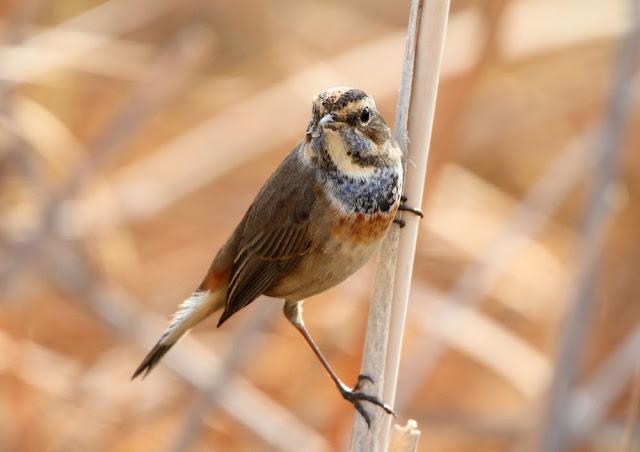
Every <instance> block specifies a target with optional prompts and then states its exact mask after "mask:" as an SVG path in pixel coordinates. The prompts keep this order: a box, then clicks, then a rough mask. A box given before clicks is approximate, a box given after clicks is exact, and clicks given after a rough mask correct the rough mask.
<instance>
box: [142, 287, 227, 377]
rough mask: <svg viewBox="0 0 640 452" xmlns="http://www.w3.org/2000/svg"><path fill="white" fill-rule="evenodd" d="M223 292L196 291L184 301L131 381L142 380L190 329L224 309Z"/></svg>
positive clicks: (220, 290) (219, 290)
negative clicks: (141, 375) (137, 378)
mask: <svg viewBox="0 0 640 452" xmlns="http://www.w3.org/2000/svg"><path fill="white" fill-rule="evenodd" d="M224 292H225V291H224V290H222V289H218V290H214V291H207V290H196V291H195V292H194V293H193V294H192V295H191V296H190V297H189V298H187V299H186V300H184V301H183V302H182V304H181V305H180V307H179V308H178V310H177V311H176V313H175V314H173V317H172V318H171V322H170V323H169V326H168V327H167V329H166V330H165V331H164V333H162V336H160V340H158V342H157V343H156V345H155V346H154V347H153V348H152V349H151V351H150V352H149V353H148V354H147V356H146V357H145V358H144V359H143V360H142V362H141V363H140V365H139V366H138V368H137V369H136V371H135V372H134V373H133V376H132V377H131V379H132V380H133V379H134V378H136V377H137V376H138V375H140V374H143V378H144V377H146V376H147V374H148V373H149V372H151V370H152V369H153V368H154V367H155V366H156V364H158V362H160V360H161V359H162V357H163V356H164V355H165V354H166V353H167V352H168V351H169V349H170V348H171V347H173V345H174V344H175V343H176V342H178V339H180V337H182V335H183V334H184V333H186V332H187V331H188V330H189V329H190V328H192V327H193V326H195V325H196V324H198V323H200V322H201V321H202V320H204V319H205V318H206V317H208V316H209V315H210V314H212V313H213V312H215V311H217V310H218V309H221V308H223V307H224V304H225V293H224Z"/></svg>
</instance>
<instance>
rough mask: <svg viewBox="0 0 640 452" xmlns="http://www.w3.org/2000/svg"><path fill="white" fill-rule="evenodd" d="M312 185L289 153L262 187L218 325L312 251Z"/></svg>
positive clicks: (249, 216) (311, 178) (250, 213)
mask: <svg viewBox="0 0 640 452" xmlns="http://www.w3.org/2000/svg"><path fill="white" fill-rule="evenodd" d="M314 183H315V177H314V175H313V173H311V174H309V171H308V170H305V167H304V166H301V163H300V161H299V160H298V156H297V154H296V153H295V151H294V153H292V154H291V155H289V157H288V158H287V159H285V161H284V162H283V163H282V165H281V167H280V168H279V169H278V170H277V171H276V172H275V173H274V175H273V176H272V177H271V178H270V179H269V181H267V183H266V184H265V186H264V187H263V188H262V190H261V191H260V193H259V194H258V196H257V197H256V200H255V201H254V202H253V204H252V205H251V207H250V208H249V211H248V212H247V217H246V222H245V227H244V230H243V231H242V239H241V244H240V247H239V250H240V251H239V252H238V254H237V256H236V257H235V259H234V263H233V270H232V272H231V278H230V282H229V291H228V293H227V301H226V307H225V310H224V312H223V314H222V316H221V317H220V320H219V321H218V326H219V325H221V324H222V323H223V322H224V321H225V320H227V319H228V318H229V317H231V316H232V315H233V314H234V313H236V312H238V311H239V310H240V309H242V308H244V307H245V306H247V305H248V304H250V303H251V302H252V301H253V300H255V299H256V298H257V297H258V296H260V295H262V294H263V293H265V292H267V291H268V290H269V288H271V287H272V286H273V285H274V284H275V283H277V282H278V280H279V279H280V278H281V277H283V276H284V275H286V274H287V273H288V272H290V271H291V270H292V269H293V268H294V267H295V265H297V263H298V262H299V260H300V259H301V257H302V256H304V255H305V254H306V253H308V252H309V250H310V249H311V248H312V247H313V240H312V238H311V237H313V234H311V233H310V221H309V218H310V216H311V210H312V209H313V207H314V203H315V194H314V185H313V184H314Z"/></svg>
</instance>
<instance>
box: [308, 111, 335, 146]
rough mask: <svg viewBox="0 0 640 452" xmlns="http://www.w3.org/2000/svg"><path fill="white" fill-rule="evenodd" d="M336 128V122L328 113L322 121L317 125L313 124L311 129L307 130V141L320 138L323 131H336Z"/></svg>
mask: <svg viewBox="0 0 640 452" xmlns="http://www.w3.org/2000/svg"><path fill="white" fill-rule="evenodd" d="M335 126H336V120H335V119H334V118H333V116H332V115H331V113H327V114H326V115H324V116H323V117H322V118H321V119H320V121H318V123H317V124H315V125H313V124H312V125H310V126H309V128H308V129H307V141H309V140H311V139H312V138H317V137H319V136H320V134H321V133H322V130H323V129H331V130H335Z"/></svg>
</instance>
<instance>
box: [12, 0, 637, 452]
mask: <svg viewBox="0 0 640 452" xmlns="http://www.w3.org/2000/svg"><path fill="white" fill-rule="evenodd" d="M628 4H629V2H627V1H623V0H616V1H613V0H611V1H606V2H605V1H601V0H586V1H585V0H582V1H578V0H562V1H559V0H492V1H486V2H485V1H471V0H452V10H451V16H450V21H449V28H448V34H447V42H446V48H445V57H444V63H443V73H442V76H441V85H440V92H439V98H438V103H437V113H436V121H435V126H434V136H433V140H432V149H431V154H430V161H429V173H428V178H427V186H426V191H425V203H424V206H423V207H424V210H425V213H426V217H425V219H424V220H423V222H422V223H421V231H420V239H419V243H418V249H417V253H416V262H415V272H414V287H413V291H412V299H411V308H410V311H409V316H408V323H407V334H406V338H405V349H404V354H403V361H402V368H401V374H400V382H399V388H398V394H399V401H398V404H397V406H396V407H397V410H398V412H399V422H400V423H404V422H406V420H407V419H408V418H413V419H416V420H417V421H418V424H419V426H420V428H421V430H422V438H421V442H420V450H423V451H507V450H513V449H514V448H517V447H519V446H523V445H524V446H526V445H530V444H533V442H534V441H535V438H536V436H537V435H539V433H540V431H541V430H540V429H541V427H540V426H541V425H543V423H542V422H540V420H541V418H542V417H543V415H542V413H544V406H545V393H546V390H547V388H548V385H549V383H550V381H551V380H552V376H553V375H554V372H555V369H556V353H557V349H558V345H559V343H560V338H561V337H562V332H563V331H566V324H565V318H566V314H567V312H569V310H570V308H571V306H572V302H573V301H574V300H575V296H574V293H575V287H576V281H577V275H578V274H580V271H581V268H582V265H583V264H584V259H583V258H584V254H583V252H584V244H583V243H582V241H581V232H582V230H583V228H582V223H583V218H584V212H585V209H586V208H587V207H588V202H587V200H588V199H589V197H588V194H589V187H590V186H591V184H592V183H593V177H592V174H593V168H592V166H593V164H592V163H589V162H592V161H593V159H592V158H591V156H592V154H593V151H594V150H598V149H597V147H598V143H599V142H598V136H597V130H598V126H599V125H601V124H603V117H606V114H607V104H608V102H609V99H610V97H611V95H612V94H611V93H612V92H615V90H616V85H615V83H614V77H613V73H614V68H615V66H616V58H617V55H618V49H619V46H620V44H619V43H620V40H621V38H622V36H623V35H624V33H625V32H626V31H627V30H628V29H629V28H630V26H631V25H630V24H631V12H630V11H629V5H628ZM408 6H409V5H408V1H401V2H397V1H383V0H375V1H371V0H367V1H365V0H350V1H310V0H303V1H295V0H288V1H285V0H274V1H267V0H259V1H249V0H242V1H228V0H227V1H225V0H222V1H213V0H212V1H205V0H202V1H198V0H191V1H187V2H181V1H177V0H136V1H125V0H107V1H105V2H99V1H88V0H85V1H83V0H65V1H56V2H53V1H50V2H40V1H28V0H13V1H10V2H8V3H4V4H3V5H2V6H1V7H0V33H1V34H0V38H1V40H2V42H1V43H0V96H2V101H1V103H0V107H1V109H2V111H1V112H0V449H1V450H7V451H41V450H49V451H71V450H83V451H84V450H95V451H99V450H119V451H139V450H241V451H242V450H334V449H343V448H344V447H346V445H347V444H348V438H349V435H350V431H351V425H352V422H351V420H352V417H353V415H354V411H353V409H352V407H351V406H350V405H349V404H347V403H346V402H344V401H343V400H342V399H341V398H340V396H339V394H338V393H337V392H336V390H335V388H334V386H333V384H332V383H331V381H330V380H329V378H328V377H327V376H326V374H324V372H323V370H322V368H321V367H320V365H319V364H318V362H317V361H316V359H315V357H314V356H313V354H312V353H311V352H310V351H309V350H308V348H307V347H306V345H305V344H304V342H303V341H302V340H301V338H300V337H299V336H298V334H297V332H296V331H295V330H294V329H293V328H291V327H290V325H289V324H288V323H287V322H286V321H285V319H284V318H283V317H282V316H281V315H280V302H278V301H273V300H260V301H258V302H256V303H254V304H252V305H251V306H250V307H249V308H247V309H246V310H244V311H242V312H241V313H240V314H239V315H237V316H234V318H233V319H231V320H230V321H229V322H228V323H227V324H225V326H224V328H222V329H220V330H217V329H216V328H215V321H214V320H209V321H207V322H204V324H203V325H201V326H199V327H197V328H196V329H195V331H193V332H192V333H191V334H190V335H189V336H188V337H186V338H185V339H184V340H183V341H181V342H180V344H179V345H178V346H176V347H175V348H174V349H173V350H172V351H171V353H170V354H169V355H168V356H167V359H166V360H165V361H163V364H162V365H160V366H159V367H158V369H157V370H155V371H154V373H153V374H152V375H150V376H149V377H148V378H147V379H145V380H144V381H135V382H130V381H129V377H130V375H131V373H132V371H133V369H134V368H135V367H136V365H137V364H138V362H139V360H140V359H141V358H142V357H143V356H144V353H145V351H146V349H147V348H148V347H149V346H150V345H152V343H153V342H154V341H155V339H156V338H157V336H158V335H159V334H160V332H161V330H162V328H163V326H164V324H165V322H166V320H167V319H168V317H169V315H170V314H171V313H172V312H173V310H174V309H175V307H176V305H177V304H178V303H179V302H180V300H182V299H183V298H184V297H185V296H187V295H188V294H189V293H190V291H191V290H192V289H193V288H194V287H195V285H197V284H198V282H199V281H200V278H201V277H202V275H203V274H204V272H205V271H206V268H207V266H208V264H209V262H210V259H211V258H212V256H213V255H214V253H215V251H216V250H217V248H218V247H219V246H220V245H221V244H222V243H223V241H224V240H225V239H226V237H227V236H228V234H229V233H230V232H231V230H232V228H233V227H234V226H235V224H236V223H237V221H239V219H240V218H241V216H242V214H243V213H244V211H245V209H246V208H247V207H248V205H249V204H250V202H251V200H252V198H253V196H254V195H255V193H256V192H257V190H258V189H259V187H260V186H261V184H262V183H263V181H264V180H265V179H266V178H267V177H268V175H269V174H270V173H271V172H272V171H273V170H274V169H275V168H276V166H277V164H278V162H279V161H280V160H281V159H282V158H283V157H284V156H285V155H286V154H287V152H288V151H289V150H290V149H291V148H292V147H293V146H294V145H295V143H296V142H297V140H299V139H300V138H302V134H303V133H304V130H305V129H304V128H305V126H306V124H307V122H308V115H309V112H310V99H311V98H312V97H313V95H315V94H316V93H317V92H319V91H321V90H322V89H324V88H327V87H329V86H334V85H351V86H357V87H360V88H363V89H365V90H367V91H368V92H370V93H371V94H372V95H374V96H375V97H376V99H377V103H378V106H379V109H380V110H381V111H382V112H383V114H384V116H385V117H386V118H387V119H388V120H389V121H392V120H393V116H394V106H395V100H396V95H397V91H398V87H399V76H400V70H401V65H402V56H403V49H404V31H405V26H406V22H407V16H408V9H409V8H408ZM639 90H640V85H639V82H638V78H637V76H635V78H633V79H632V82H631V84H630V86H629V92H628V96H627V99H628V101H629V104H630V106H629V112H628V115H626V119H625V120H624V121H622V123H623V124H622V128H621V135H620V136H621V146H622V149H621V150H622V152H621V154H620V159H619V176H620V177H619V178H618V179H617V180H616V182H615V183H613V184H610V186H609V188H608V189H607V197H606V199H607V203H606V206H607V211H606V213H605V216H604V222H605V225H606V229H605V231H604V238H603V240H604V242H603V243H604V245H603V255H602V260H601V264H600V265H599V266H598V268H597V272H596V274H597V277H596V280H597V282H598V284H597V285H596V290H595V297H596V305H595V308H594V311H593V315H592V318H591V321H589V322H588V327H587V328H588V330H587V334H586V339H585V340H584V341H580V343H579V344H578V348H579V349H580V350H581V353H580V355H581V356H582V358H581V359H580V363H579V370H578V377H577V379H576V381H575V382H573V383H572V384H571V387H570V389H569V390H568V392H569V395H568V399H569V400H570V401H571V408H570V409H569V410H568V412H569V415H568V416H569V417H568V424H569V429H570V430H571V431H572V435H574V440H573V445H572V450H586V451H608V450H611V451H614V450H620V448H621V447H622V445H623V444H624V443H625V441H627V442H629V441H633V439H630V438H631V436H632V433H633V432H634V431H635V432H636V433H637V432H638V427H637V424H636V425H635V426H633V425H632V424H633V420H634V417H633V416H634V415H633V412H634V407H637V404H638V398H640V395H638V389H637V388H638V387H639V386H640V377H639V376H638V373H637V371H636V370H635V369H636V368H637V367H638V365H640V361H639V360H638V357H639V356H640V305H639V304H638V298H639V297H640V279H639V278H638V273H639V272H640V239H639V232H638V231H640V203H639V202H638V201H639V196H640V184H639V182H638V181H639V180H640V154H639V153H638V148H639V146H640V133H639V132H638V131H639V130H640V117H639V116H638V113H639V111H638V108H637V107H638V105H639V102H638V99H639V96H640V91H639ZM600 166H602V163H599V164H597V165H596V168H599V167H600ZM540 187H543V188H544V190H542V191H540ZM532 193H538V195H536V197H534V198H533V201H531V196H532V195H531V194H532ZM372 270H373V263H372V264H371V265H368V266H367V267H366V268H365V269H363V270H362V271H360V272H358V273H357V274H356V275H354V276H353V277H352V278H350V279H349V280H348V281H346V282H345V283H343V284H342V285H340V286H339V287H337V288H335V289H332V290H330V291H328V292H326V293H323V294H321V295H318V296H316V297H313V299H310V300H309V301H308V302H307V303H306V305H305V307H306V310H305V314H306V322H307V324H308V326H309V329H310V331H311V332H312V334H313V335H314V337H315V338H316V340H317V341H318V343H319V345H320V347H321V348H322V350H323V351H324V352H325V353H326V355H327V357H328V359H329V360H330V362H331V363H333V365H334V367H335V369H336V370H337V371H338V373H339V374H340V375H341V376H342V377H343V379H344V380H345V381H346V382H349V383H351V382H354V381H355V378H356V376H357V373H358V369H359V363H360V358H361V349H362V344H363V338H364V334H365V325H366V309H367V299H368V296H369V293H370V288H371V280H372ZM634 372H636V373H635V377H634ZM634 388H635V392H634ZM634 394H635V395H634ZM638 441H639V440H638V435H637V434H636V436H635V445H636V447H640V446H638Z"/></svg>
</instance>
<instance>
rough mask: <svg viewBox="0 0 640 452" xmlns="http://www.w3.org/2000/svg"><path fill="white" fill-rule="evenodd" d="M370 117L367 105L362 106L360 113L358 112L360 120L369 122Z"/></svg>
mask: <svg viewBox="0 0 640 452" xmlns="http://www.w3.org/2000/svg"><path fill="white" fill-rule="evenodd" d="M370 117H371V112H370V111H369V107H364V108H363V109H362V113H360V121H362V122H364V123H367V122H369V118H370Z"/></svg>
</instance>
